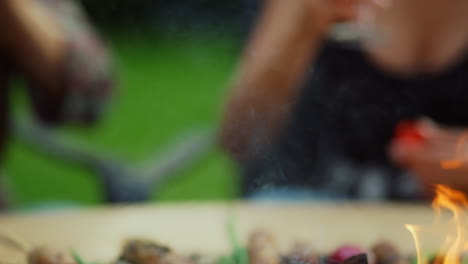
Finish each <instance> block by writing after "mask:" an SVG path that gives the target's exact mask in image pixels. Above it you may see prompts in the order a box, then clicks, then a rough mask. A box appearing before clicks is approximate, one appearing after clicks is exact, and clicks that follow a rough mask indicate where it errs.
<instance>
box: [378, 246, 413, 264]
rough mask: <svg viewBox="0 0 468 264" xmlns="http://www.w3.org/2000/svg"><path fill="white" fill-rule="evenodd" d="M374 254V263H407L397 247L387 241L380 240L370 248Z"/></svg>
mask: <svg viewBox="0 0 468 264" xmlns="http://www.w3.org/2000/svg"><path fill="white" fill-rule="evenodd" d="M372 252H373V253H374V255H375V264H409V260H408V259H407V258H404V257H403V256H402V255H401V254H400V252H399V251H398V249H397V248H396V247H395V246H393V245H392V244H391V243H390V242H388V241H382V242H380V243H378V244H376V245H375V246H374V247H373V248H372Z"/></svg>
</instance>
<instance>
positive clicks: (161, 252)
mask: <svg viewBox="0 0 468 264" xmlns="http://www.w3.org/2000/svg"><path fill="white" fill-rule="evenodd" d="M119 261H120V262H126V263H131V264H191V262H190V261H189V260H188V259H186V258H184V257H181V256H178V255H176V254H175V253H173V252H172V250H171V249H170V248H169V247H167V246H164V245H160V244H157V243H154V242H152V241H149V240H129V241H127V242H126V243H125V244H124V247H123V252H122V255H121V256H120V259H119Z"/></svg>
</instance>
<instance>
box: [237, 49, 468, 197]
mask: <svg viewBox="0 0 468 264" xmlns="http://www.w3.org/2000/svg"><path fill="white" fill-rule="evenodd" d="M467 73H468V59H467V58H463V60H461V61H459V62H457V63H456V64H455V65H454V66H453V67H451V68H450V69H447V70H446V71H444V72H441V73H438V74H437V75H432V76H429V75H425V76H413V77H412V78H401V77H398V76H395V75H391V74H387V73H385V72H382V71H380V70H379V69H377V68H376V67H375V66H374V65H372V64H371V63H370V62H369V61H368V60H367V58H366V56H365V55H364V54H363V52H362V50H361V49H360V47H359V46H358V45H357V44H355V43H338V42H331V41H330V42H327V43H326V44H325V45H324V47H323V50H322V52H321V53H320V56H319V58H318V60H317V62H316V63H315V65H314V69H313V71H312V72H311V74H310V79H309V80H308V81H307V83H306V85H305V86H304V88H303V90H302V94H300V95H299V97H298V101H297V102H296V105H295V110H294V112H293V114H292V117H291V120H290V123H289V125H288V126H287V128H286V129H285V132H284V135H283V136H282V137H281V138H280V140H279V141H278V142H277V143H276V144H275V146H274V147H273V148H272V150H271V151H270V152H268V153H263V154H262V155H261V157H259V159H258V160H255V161H252V163H251V164H248V165H247V166H246V177H245V181H244V192H245V194H246V195H249V194H252V193H253V192H255V191H256V190H259V189H261V188H269V187H274V186H292V187H294V186H296V187H307V188H310V189H312V190H313V189H317V190H321V191H324V190H325V191H327V192H329V193H332V194H337V195H341V196H344V197H347V198H364V199H365V198H369V199H370V198H372V199H418V198H421V193H420V192H419V189H418V186H417V183H415V181H414V179H413V177H411V176H410V175H409V174H408V173H406V172H404V171H402V170H400V169H399V168H397V167H395V166H394V165H393V164H392V163H391V162H390V161H389V157H388V156H387V148H388V145H389V143H390V140H391V139H392V136H393V133H394V130H395V126H396V125H397V123H398V122H400V121H402V120H414V119H417V118H420V117H430V118H432V119H434V120H435V121H437V122H440V123H442V124H445V125H451V126H468V75H467Z"/></svg>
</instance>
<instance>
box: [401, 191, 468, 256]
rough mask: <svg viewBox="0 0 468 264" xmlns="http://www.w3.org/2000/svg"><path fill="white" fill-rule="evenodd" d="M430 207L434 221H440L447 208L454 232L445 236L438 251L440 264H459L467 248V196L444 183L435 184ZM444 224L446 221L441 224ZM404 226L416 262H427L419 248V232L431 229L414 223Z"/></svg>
mask: <svg viewBox="0 0 468 264" xmlns="http://www.w3.org/2000/svg"><path fill="white" fill-rule="evenodd" d="M432 208H433V209H434V211H435V213H436V215H437V218H436V222H437V221H440V217H441V215H442V211H443V210H448V211H449V212H451V214H452V218H451V219H450V220H449V222H450V224H451V226H452V227H453V228H454V232H452V233H449V234H447V235H446V236H445V242H444V245H443V246H442V248H441V251H440V252H439V255H438V257H437V259H438V260H440V262H438V263H442V264H459V263H460V259H461V254H462V253H463V251H464V250H466V249H468V241H467V239H466V238H467V237H468V228H467V227H468V225H467V224H466V223H465V221H466V219H468V218H467V215H465V214H466V209H467V208H468V199H467V197H466V196H465V195H464V194H463V193H462V192H459V191H455V190H452V189H450V188H448V187H446V186H444V185H436V197H435V198H434V200H433V202H432ZM443 225H444V226H446V225H447V223H444V224H443ZM405 226H406V228H407V229H408V230H409V231H410V232H411V234H412V236H413V239H414V242H415V246H416V253H417V258H418V264H426V263H428V261H427V259H425V258H424V256H423V254H422V250H421V241H420V238H419V234H420V233H421V232H422V231H431V230H432V229H433V227H431V228H424V227H421V226H416V225H405Z"/></svg>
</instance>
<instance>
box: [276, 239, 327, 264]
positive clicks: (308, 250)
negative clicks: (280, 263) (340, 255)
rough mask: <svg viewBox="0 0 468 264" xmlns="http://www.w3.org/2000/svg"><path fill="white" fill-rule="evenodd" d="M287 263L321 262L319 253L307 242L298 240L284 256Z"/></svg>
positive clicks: (315, 263) (313, 263)
mask: <svg viewBox="0 0 468 264" xmlns="http://www.w3.org/2000/svg"><path fill="white" fill-rule="evenodd" d="M284 260H285V262H286V263H292V264H294V263H307V264H318V263H320V258H319V254H318V253H317V251H315V250H314V249H313V247H312V246H311V245H309V244H307V243H305V242H296V243H295V244H294V246H293V248H292V249H291V251H290V252H289V253H288V254H287V255H286V256H285V258H284Z"/></svg>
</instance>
